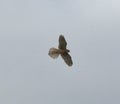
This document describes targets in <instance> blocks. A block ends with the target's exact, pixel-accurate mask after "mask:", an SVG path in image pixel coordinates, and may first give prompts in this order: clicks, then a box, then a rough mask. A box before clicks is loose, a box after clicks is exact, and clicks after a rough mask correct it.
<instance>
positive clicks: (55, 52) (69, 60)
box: [48, 35, 73, 66]
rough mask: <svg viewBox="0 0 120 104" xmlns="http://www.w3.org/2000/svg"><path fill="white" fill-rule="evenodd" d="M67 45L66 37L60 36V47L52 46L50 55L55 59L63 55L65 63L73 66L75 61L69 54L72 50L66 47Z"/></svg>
mask: <svg viewBox="0 0 120 104" xmlns="http://www.w3.org/2000/svg"><path fill="white" fill-rule="evenodd" d="M66 46H67V42H66V40H65V38H64V36H63V35H60V36H59V45H58V49H56V48H50V50H49V53H48V54H49V56H51V57H52V58H53V59H56V58H57V57H58V56H59V55H61V57H62V58H63V60H64V61H65V63H66V64H67V65H68V66H72V64H73V62H72V58H71V56H70V55H69V54H68V52H70V51H69V50H68V49H66Z"/></svg>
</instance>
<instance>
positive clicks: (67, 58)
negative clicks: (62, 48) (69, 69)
mask: <svg viewBox="0 0 120 104" xmlns="http://www.w3.org/2000/svg"><path fill="white" fill-rule="evenodd" d="M61 56H62V58H63V60H64V61H65V63H66V64H67V65H68V66H72V64H73V62H72V58H71V56H70V55H69V54H68V53H64V54H61Z"/></svg>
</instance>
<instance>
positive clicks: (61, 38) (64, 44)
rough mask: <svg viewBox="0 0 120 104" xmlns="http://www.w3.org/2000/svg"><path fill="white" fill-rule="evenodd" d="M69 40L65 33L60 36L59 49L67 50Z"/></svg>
mask: <svg viewBox="0 0 120 104" xmlns="http://www.w3.org/2000/svg"><path fill="white" fill-rule="evenodd" d="M66 46H67V42H66V40H65V38H64V36H63V35H60V36H59V46H58V48H59V49H62V50H66Z"/></svg>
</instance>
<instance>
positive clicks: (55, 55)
mask: <svg viewBox="0 0 120 104" xmlns="http://www.w3.org/2000/svg"><path fill="white" fill-rule="evenodd" d="M48 55H49V56H50V57H52V58H53V59H56V58H58V56H59V50H58V49H56V48H50V50H49V53H48Z"/></svg>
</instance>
